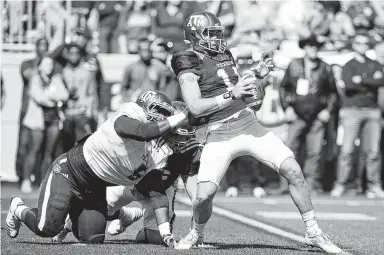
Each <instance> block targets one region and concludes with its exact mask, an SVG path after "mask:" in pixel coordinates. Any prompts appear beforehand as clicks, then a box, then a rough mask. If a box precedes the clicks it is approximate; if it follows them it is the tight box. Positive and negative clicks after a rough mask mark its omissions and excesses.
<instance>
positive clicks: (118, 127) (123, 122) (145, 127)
mask: <svg viewBox="0 0 384 255" xmlns="http://www.w3.org/2000/svg"><path fill="white" fill-rule="evenodd" d="M186 117H187V116H186V114H185V113H183V112H182V113H178V114H175V115H173V116H170V117H168V118H166V119H164V120H160V121H152V122H147V123H144V122H141V121H138V120H136V119H133V118H129V117H128V116H125V115H124V116H120V117H119V118H117V119H116V121H115V124H114V127H115V131H116V133H117V134H118V135H119V136H120V137H122V138H130V139H134V140H137V141H151V140H153V139H156V138H159V137H161V136H162V135H164V134H165V133H166V132H168V131H169V130H170V129H171V128H173V127H175V126H177V125H178V124H179V123H180V122H182V121H183V120H184V119H186Z"/></svg>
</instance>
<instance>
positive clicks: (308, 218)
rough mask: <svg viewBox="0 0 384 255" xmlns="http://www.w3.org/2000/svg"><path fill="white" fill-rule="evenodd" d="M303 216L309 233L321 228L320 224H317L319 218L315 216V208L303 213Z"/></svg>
mask: <svg viewBox="0 0 384 255" xmlns="http://www.w3.org/2000/svg"><path fill="white" fill-rule="evenodd" d="M301 217H303V220H304V223H305V226H306V228H307V232H308V233H313V232H314V231H316V230H320V228H319V226H318V225H317V220H316V218H315V212H314V211H313V210H311V211H309V212H306V213H302V214H301Z"/></svg>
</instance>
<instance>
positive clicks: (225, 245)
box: [203, 242, 323, 253]
mask: <svg viewBox="0 0 384 255" xmlns="http://www.w3.org/2000/svg"><path fill="white" fill-rule="evenodd" d="M204 245H207V246H213V247H212V248H211V247H206V248H203V249H208V250H209V249H212V250H229V249H278V250H292V251H305V252H311V253H323V252H322V251H320V250H318V249H315V248H313V249H312V248H310V247H307V246H304V245H302V246H300V245H298V246H297V247H292V246H287V245H268V244H230V243H209V242H208V243H204Z"/></svg>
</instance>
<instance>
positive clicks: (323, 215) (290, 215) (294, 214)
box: [255, 211, 376, 221]
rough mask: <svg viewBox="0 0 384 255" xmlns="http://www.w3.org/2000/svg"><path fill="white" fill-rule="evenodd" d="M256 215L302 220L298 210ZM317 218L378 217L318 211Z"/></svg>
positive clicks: (350, 218) (364, 219)
mask: <svg viewBox="0 0 384 255" xmlns="http://www.w3.org/2000/svg"><path fill="white" fill-rule="evenodd" d="M255 214H256V215H258V216H261V217H264V218H268V219H289V220H301V219H302V217H301V215H300V213H298V212H263V211H256V212H255ZM316 219H318V220H356V221H357V220H362V221H369V220H376V217H372V216H368V215H366V214H362V213H327V212H317V213H316Z"/></svg>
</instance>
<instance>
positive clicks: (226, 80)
mask: <svg viewBox="0 0 384 255" xmlns="http://www.w3.org/2000/svg"><path fill="white" fill-rule="evenodd" d="M229 70H231V69H229ZM232 70H233V73H230V74H229V75H233V74H235V75H237V76H239V73H238V72H237V69H236V67H234V66H232ZM232 70H231V71H232ZM229 75H228V73H227V71H225V69H223V68H221V69H219V70H217V76H219V77H220V78H221V79H223V81H224V84H225V85H226V86H227V87H233V86H235V85H236V84H233V83H232V82H231V79H230V78H229Z"/></svg>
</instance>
